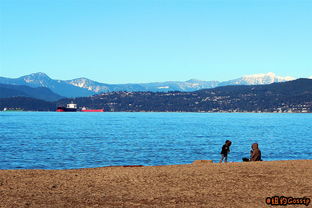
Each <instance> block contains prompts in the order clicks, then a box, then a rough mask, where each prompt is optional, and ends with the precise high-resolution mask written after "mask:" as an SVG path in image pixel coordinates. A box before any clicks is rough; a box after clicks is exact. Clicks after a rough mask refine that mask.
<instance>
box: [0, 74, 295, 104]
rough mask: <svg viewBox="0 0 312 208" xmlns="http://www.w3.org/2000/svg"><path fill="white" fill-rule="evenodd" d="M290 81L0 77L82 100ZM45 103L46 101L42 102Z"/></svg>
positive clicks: (261, 78)
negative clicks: (102, 80) (103, 80)
mask: <svg viewBox="0 0 312 208" xmlns="http://www.w3.org/2000/svg"><path fill="white" fill-rule="evenodd" d="M294 79H295V78H293V77H288V76H287V77H282V76H277V75H275V74H274V73H272V72H269V73H267V74H254V75H246V76H243V77H240V78H237V79H233V80H229V81H224V82H220V81H202V80H197V79H190V80H188V81H167V82H152V83H138V84H131V83H130V84H106V83H100V82H96V81H93V80H90V79H87V78H77V79H72V80H55V79H51V78H50V77H49V76H48V75H46V74H45V73H42V72H38V73H33V74H30V75H25V76H22V77H19V78H6V77H0V84H6V85H25V86H29V87H46V88H49V89H50V90H51V91H52V92H54V93H56V94H58V95H60V96H62V97H69V98H73V97H85V96H91V95H94V94H99V93H103V92H114V91H127V92H145V91H150V92H169V91H181V92H191V91H196V90H201V89H208V88H214V87H219V86H227V85H262V84H271V83H276V82H285V81H290V80H294ZM45 100H47V99H45Z"/></svg>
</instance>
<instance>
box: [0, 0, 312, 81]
mask: <svg viewBox="0 0 312 208" xmlns="http://www.w3.org/2000/svg"><path fill="white" fill-rule="evenodd" d="M34 72H45V73H47V74H48V75H49V76H50V77H51V78H54V79H72V78H78V77H87V78H90V79H93V80H96V81H100V82H105V83H138V82H152V81H168V80H174V81H184V80H188V79H191V78H196V79H201V80H219V81H223V80H229V79H234V78H238V77H240V76H242V75H246V74H255V73H266V72H274V73H276V74H278V75H281V76H286V75H287V76H294V77H308V76H311V75H312V1H311V0H291V1H289V0H0V76H5V77H12V78H13V77H19V76H22V75H26V74H30V73H34Z"/></svg>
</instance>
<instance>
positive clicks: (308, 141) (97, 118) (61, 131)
mask: <svg viewBox="0 0 312 208" xmlns="http://www.w3.org/2000/svg"><path fill="white" fill-rule="evenodd" d="M0 131H1V133H0V142H1V145H0V169H21V168H23V169H24V168H27V169H70V168H90V167H102V166H112V165H168V164H183V163H192V162H193V161H194V160H213V161H215V162H217V161H218V160H219V158H220V151H221V147H222V145H223V143H224V141H225V140H227V139H230V140H231V141H232V146H231V153H230V154H229V161H241V158H242V157H248V156H249V152H250V146H251V144H252V143H254V142H258V143H259V147H260V149H261V151H262V155H263V160H288V159H291V160H293V159H312V114H273V113H258V114H257V113H108V112H107V113H80V112H76V113H57V112H0Z"/></svg>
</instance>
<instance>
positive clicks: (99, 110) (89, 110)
mask: <svg viewBox="0 0 312 208" xmlns="http://www.w3.org/2000/svg"><path fill="white" fill-rule="evenodd" d="M81 112H104V110H103V109H87V110H81Z"/></svg>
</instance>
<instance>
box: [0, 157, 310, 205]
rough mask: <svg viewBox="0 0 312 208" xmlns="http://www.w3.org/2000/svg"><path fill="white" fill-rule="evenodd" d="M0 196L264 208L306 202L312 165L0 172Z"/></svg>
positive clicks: (3, 201) (8, 201)
mask: <svg viewBox="0 0 312 208" xmlns="http://www.w3.org/2000/svg"><path fill="white" fill-rule="evenodd" d="M0 194H1V198H0V206H1V207H67V208H69V207H270V206H268V205H266V204H265V199H266V197H269V196H275V195H279V196H282V195H283V196H292V197H304V196H305V197H310V198H312V160H300V161H274V162H251V163H248V162H247V163H227V164H215V163H210V164H209V163H207V164H187V165H172V166H155V167H151V166H150V167H148V166H147V167H103V168H93V169H92V168H91V169H77V170H0ZM288 207H294V206H288ZM297 207H306V206H305V205H299V206H297ZM309 207H311V203H310V205H309Z"/></svg>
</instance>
